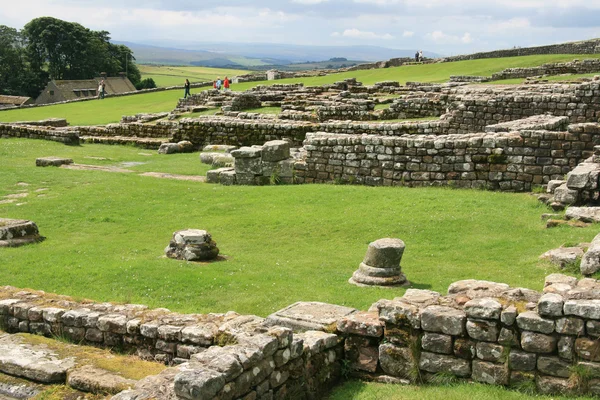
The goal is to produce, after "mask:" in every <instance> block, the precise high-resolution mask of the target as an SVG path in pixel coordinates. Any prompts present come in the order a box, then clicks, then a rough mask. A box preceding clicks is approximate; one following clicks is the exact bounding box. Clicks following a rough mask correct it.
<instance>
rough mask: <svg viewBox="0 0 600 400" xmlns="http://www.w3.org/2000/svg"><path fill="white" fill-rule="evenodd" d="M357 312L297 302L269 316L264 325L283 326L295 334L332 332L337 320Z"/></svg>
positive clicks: (325, 305) (346, 308) (334, 306)
mask: <svg viewBox="0 0 600 400" xmlns="http://www.w3.org/2000/svg"><path fill="white" fill-rule="evenodd" d="M357 311H358V310H356V309H355V308H350V307H344V306H338V305H335V304H327V303H320V302H316V301H313V302H305V301H299V302H297V303H294V304H292V305H291V306H288V307H286V308H284V309H282V310H279V311H276V312H275V313H273V314H271V315H269V316H268V317H267V319H266V320H265V324H266V325H269V326H274V325H279V326H285V327H287V328H290V329H293V330H294V331H296V332H304V331H325V332H333V331H335V330H336V325H337V322H338V321H339V320H341V319H342V318H344V317H346V316H348V315H350V314H354V313H355V312H357Z"/></svg>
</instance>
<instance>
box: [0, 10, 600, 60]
mask: <svg viewBox="0 0 600 400" xmlns="http://www.w3.org/2000/svg"><path fill="white" fill-rule="evenodd" d="M0 3H1V4H2V7H0V24H2V25H8V26H12V27H15V28H22V27H23V25H25V24H26V23H27V22H28V21H30V20H31V19H33V18H36V17H41V16H53V17H56V18H61V19H64V20H68V21H74V22H79V23H81V24H82V25H84V26H86V27H88V28H91V29H94V30H107V31H109V32H111V34H112V38H113V39H115V40H120V41H131V42H140V43H147V44H161V45H165V44H171V45H172V46H171V47H185V45H186V44H188V45H189V44H190V43H194V42H203V41H207V42H236V43H244V42H260V43H286V44H308V45H357V44H360V45H378V46H383V47H391V48H397V49H416V48H422V49H425V50H429V51H434V52H437V53H441V54H444V55H452V54H465V53H471V52H474V51H481V50H494V49H499V48H509V47H513V46H522V47H525V46H531V45H541V44H550V43H558V42H563V41H574V40H582V39H588V38H597V37H600V0H503V1H488V0H254V1H251V0H218V1H217V0H144V1H140V0H102V1H100V0H16V1H10V0H0Z"/></svg>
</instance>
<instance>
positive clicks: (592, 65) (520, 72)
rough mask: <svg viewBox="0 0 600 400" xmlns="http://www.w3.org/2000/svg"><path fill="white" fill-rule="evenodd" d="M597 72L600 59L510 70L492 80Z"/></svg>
mask: <svg viewBox="0 0 600 400" xmlns="http://www.w3.org/2000/svg"><path fill="white" fill-rule="evenodd" d="M595 72H600V59H596V58H594V59H588V60H583V61H578V60H576V61H573V62H568V63H551V64H544V65H541V66H539V67H531V68H508V69H505V70H503V71H501V72H498V73H496V74H493V75H492V77H491V79H490V80H492V81H498V80H502V79H515V78H529V77H531V76H540V75H563V74H591V73H595ZM451 80H452V77H451Z"/></svg>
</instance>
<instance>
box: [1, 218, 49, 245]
mask: <svg viewBox="0 0 600 400" xmlns="http://www.w3.org/2000/svg"><path fill="white" fill-rule="evenodd" d="M44 239H45V238H44V237H43V236H40V232H39V230H38V227H37V225H36V223H35V222H32V221H27V220H22V219H7V218H0V247H19V246H24V245H26V244H31V243H38V242H41V241H43V240H44Z"/></svg>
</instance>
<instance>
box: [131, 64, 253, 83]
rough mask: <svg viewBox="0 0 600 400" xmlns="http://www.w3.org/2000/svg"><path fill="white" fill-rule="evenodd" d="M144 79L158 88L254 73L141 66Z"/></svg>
mask: <svg viewBox="0 0 600 400" xmlns="http://www.w3.org/2000/svg"><path fill="white" fill-rule="evenodd" d="M139 69H140V72H141V73H142V79H146V78H152V79H154V82H156V86H158V87H166V86H181V85H183V84H184V83H185V80H186V79H189V80H190V82H192V83H197V82H212V81H214V80H216V79H217V78H221V79H223V78H224V77H225V76H228V77H230V78H231V77H233V76H236V75H245V74H250V73H252V71H248V70H241V69H225V68H208V67H176V66H170V65H164V66H162V65H139Z"/></svg>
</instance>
